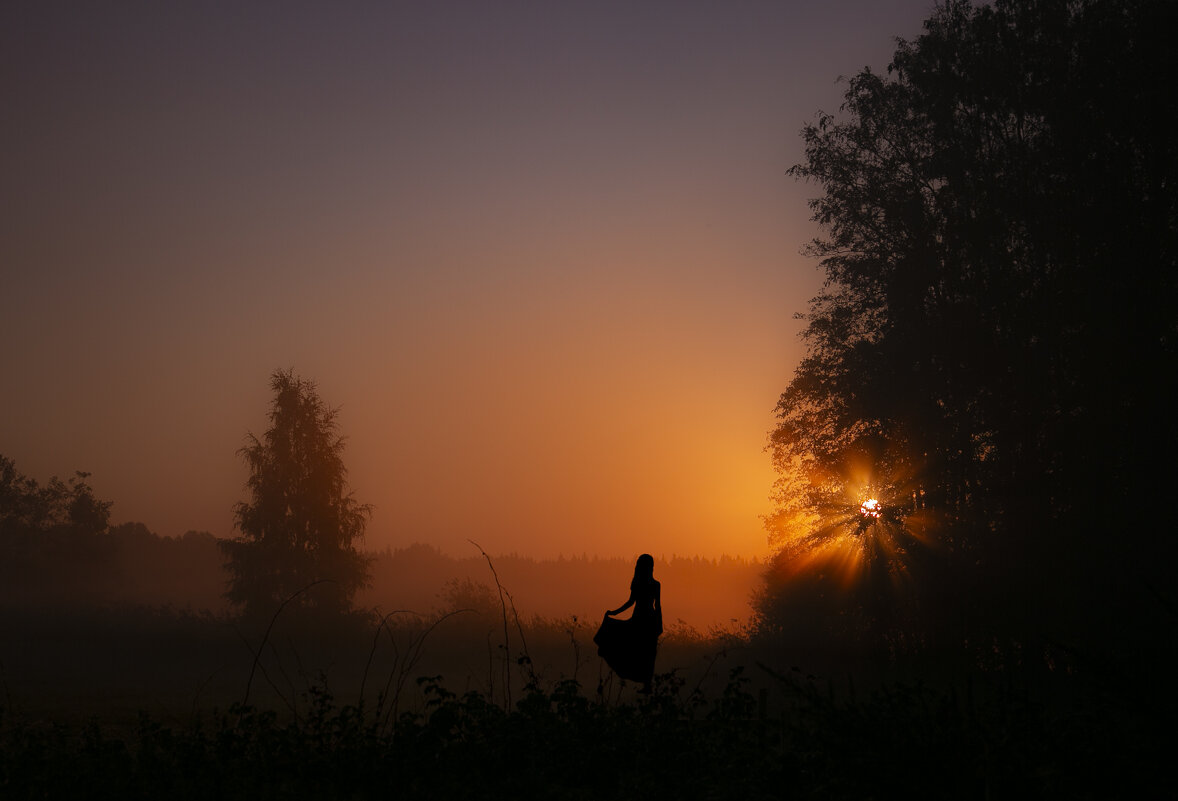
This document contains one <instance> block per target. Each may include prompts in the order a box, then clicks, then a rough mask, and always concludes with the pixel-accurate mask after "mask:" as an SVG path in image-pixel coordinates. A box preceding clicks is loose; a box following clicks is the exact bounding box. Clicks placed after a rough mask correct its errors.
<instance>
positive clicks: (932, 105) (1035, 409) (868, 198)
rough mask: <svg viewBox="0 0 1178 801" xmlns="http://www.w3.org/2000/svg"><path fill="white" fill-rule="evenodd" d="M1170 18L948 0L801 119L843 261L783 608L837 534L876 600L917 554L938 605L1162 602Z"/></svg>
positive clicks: (1167, 557)
mask: <svg viewBox="0 0 1178 801" xmlns="http://www.w3.org/2000/svg"><path fill="white" fill-rule="evenodd" d="M1176 23H1178V7H1175V5H1174V4H1173V3H1169V2H1164V1H1163V0H1035V1H1034V2H1013V0H1011V1H1009V2H1005V1H1000V2H997V3H995V4H994V5H993V6H980V7H975V6H973V5H972V4H971V3H969V2H966V1H965V0H950V2H947V3H946V4H944V5H942V6H939V7H938V8H937V9H936V11H935V12H934V14H933V15H932V17H931V18H930V19H929V20H928V21H927V22H926V23H925V32H924V34H923V35H922V36H921V37H919V38H918V39H917V40H916V41H915V42H900V43H899V46H898V49H897V50H896V53H895V56H894V58H893V61H892V63H891V65H890V66H889V67H888V72H887V75H886V76H883V75H878V74H876V73H874V72H872V71H870V70H864V71H863V72H861V73H859V74H858V75H856V76H855V77H854V78H852V79H851V80H850V81H849V84H848V88H847V91H846V94H845V102H844V105H843V106H842V115H841V116H840V117H839V118H836V117H835V116H833V115H828V114H823V115H820V116H819V118H818V120H817V121H816V122H815V123H814V124H811V125H807V126H806V127H805V129H804V130H803V138H804V141H805V148H806V150H805V161H804V162H803V163H801V164H799V165H797V166H795V167H793V168H792V170H791V174H792V175H793V176H794V177H796V178H800V179H804V180H808V181H813V182H814V183H816V184H817V185H818V186H819V187H820V188H821V190H822V194H821V196H819V197H818V198H816V199H814V200H813V201H812V202H811V208H812V210H813V212H814V220H815V221H817V222H818V223H819V224H821V225H822V226H823V228H824V232H825V235H824V237H823V238H821V239H818V240H816V241H815V242H814V243H813V244H812V245H811V247H810V253H811V254H812V255H814V256H816V257H817V258H820V259H821V264H822V267H823V269H824V270H825V273H826V278H827V281H826V285H825V287H824V290H823V292H822V293H821V294H820V295H819V296H818V297H817V298H815V299H814V300H812V301H811V304H810V310H809V313H808V314H807V315H806V318H805V319H806V320H807V326H806V329H805V331H804V334H803V337H804V341H805V342H806V344H807V353H806V356H805V358H804V359H803V361H802V362H801V364H800V365H799V367H798V369H797V372H796V373H795V376H794V378H793V380H792V381H791V382H790V384H789V386H788V387H787V389H786V391H785V392H784V393H783V394H782V396H781V399H780V402H779V404H778V407H777V413H778V420H779V422H778V425H777V427H776V429H775V430H774V431H773V433H772V435H771V440H770V446H769V449H770V452H771V454H772V457H773V460H774V464H775V465H776V467H777V468H778V470H779V471H780V473H781V476H782V479H781V481H780V482H779V486H778V493H777V496H778V507H779V508H778V512H777V513H775V514H774V515H771V516H770V517H769V518H768V519H767V525H768V526H769V528H770V534H771V537H772V538H775V539H776V540H777V541H778V542H779V543H781V546H782V547H781V551H780V553H779V557H778V560H777V568H776V570H774V571H771V572H770V574H769V575H768V576H767V586H766V589H765V592H764V593H763V595H762V598H761V601H760V611H761V613H762V616H763V617H764V618H765V619H767V620H772V619H774V616H775V615H778V616H779V617H780V614H779V613H780V611H781V607H782V603H781V600H782V599H783V598H784V597H785V596H786V595H788V593H789V587H788V586H787V585H789V583H790V580H791V576H793V575H794V574H795V573H796V570H797V569H798V566H799V565H800V564H802V563H803V561H804V560H814V559H815V558H817V556H818V555H821V554H822V553H824V552H825V553H827V554H828V555H829V554H830V553H831V552H833V551H837V550H839V549H843V550H844V551H848V552H851V553H853V554H854V556H855V559H857V560H858V563H859V564H861V565H864V566H871V565H874V566H875V567H876V568H877V569H876V570H875V571H874V575H876V576H884V577H886V578H887V580H886V581H882V582H880V584H879V586H877V590H879V591H878V592H869V593H866V594H865V595H861V596H860V602H861V603H862V604H864V605H866V606H867V607H871V608H870V610H869V611H868V612H867V613H866V614H864V616H863V617H864V619H865V620H868V621H871V622H872V623H874V624H878V623H879V621H880V620H881V619H884V618H886V617H887V615H886V614H885V612H886V611H887V610H886V609H885V606H886V601H885V600H884V599H883V598H882V597H881V594H880V593H883V592H884V591H885V590H887V589H888V587H889V586H894V585H895V584H896V583H897V580H898V579H900V578H906V579H911V580H913V581H917V582H919V583H922V584H923V587H922V589H923V590H924V591H925V592H926V594H928V593H936V592H937V587H939V589H940V592H941V594H940V597H939V598H938V603H936V604H929V603H926V604H925V607H924V608H925V610H926V615H927V610H928V609H929V608H931V607H934V606H935V607H939V608H941V609H947V608H949V607H954V615H955V619H957V620H959V621H960V620H962V619H964V618H969V619H971V620H972V622H971V623H969V626H970V627H974V628H975V629H976V628H985V627H989V628H997V629H1002V630H1004V631H1006V632H1007V633H1010V634H1011V636H1015V637H1021V638H1027V637H1032V636H1037V637H1054V638H1064V639H1067V640H1068V641H1070V642H1075V641H1076V640H1077V639H1079V638H1080V637H1081V636H1082V632H1083V631H1088V632H1095V631H1099V632H1100V634H1099V635H1096V636H1103V635H1104V634H1107V633H1108V632H1109V631H1111V630H1113V629H1115V628H1118V627H1120V628H1122V629H1123V628H1124V626H1123V621H1124V619H1125V614H1126V609H1125V608H1124V607H1123V606H1122V605H1121V603H1122V602H1127V603H1129V604H1132V605H1134V606H1135V607H1136V608H1137V613H1138V614H1137V615H1136V616H1135V619H1138V620H1139V619H1141V618H1140V614H1139V613H1140V612H1141V611H1142V607H1143V606H1144V607H1148V606H1150V605H1152V606H1154V607H1159V602H1158V599H1157V596H1158V595H1159V594H1160V593H1164V590H1163V588H1164V587H1166V586H1169V582H1168V581H1167V578H1166V575H1167V574H1166V572H1165V571H1167V570H1168V566H1169V565H1170V564H1172V563H1173V561H1172V557H1173V545H1172V538H1170V537H1164V536H1161V537H1159V536H1157V535H1156V534H1154V530H1155V529H1156V523H1155V514H1154V512H1153V511H1152V510H1150V509H1149V508H1148V506H1146V505H1145V504H1143V503H1142V502H1141V501H1142V497H1143V496H1144V497H1145V498H1148V497H1150V496H1151V495H1154V496H1156V497H1159V498H1161V497H1168V495H1169V493H1170V490H1169V487H1172V486H1173V480H1174V478H1175V469H1174V467H1173V466H1172V462H1173V460H1172V459H1168V460H1167V461H1168V464H1166V465H1165V466H1164V467H1162V468H1161V469H1158V468H1156V467H1155V466H1154V465H1155V464H1156V462H1157V459H1156V456H1157V454H1159V453H1173V452H1174V449H1175V446H1176V445H1178V425H1176V424H1175V419H1174V416H1173V415H1172V414H1171V413H1170V412H1169V410H1168V405H1169V403H1170V402H1171V400H1172V399H1173V398H1174V397H1175V396H1178V392H1176V390H1178V348H1176V344H1178V315H1176V314H1175V311H1174V306H1173V303H1172V298H1173V297H1174V294H1175V290H1176V289H1178V286H1176V284H1178V269H1176V267H1178V265H1176V264H1175V261H1176V254H1178V213H1176V208H1178V204H1176V201H1175V191H1174V187H1175V185H1176V182H1178V157H1176V151H1175V146H1174V144H1173V141H1174V140H1173V137H1172V132H1171V130H1170V129H1169V127H1168V124H1167V123H1166V120H1168V119H1172V118H1174V116H1175V113H1176V112H1178V108H1175V106H1178V102H1176V100H1175V97H1176V95H1175V93H1174V92H1173V91H1172V87H1170V86H1169V83H1170V82H1171V80H1172V78H1173V76H1174V75H1176V74H1178V59H1176V57H1175V55H1174V49H1173V48H1172V47H1171V46H1170V43H1169V42H1168V41H1167V38H1166V35H1165V34H1164V33H1163V32H1164V31H1172V30H1174V29H1175V25H1176ZM868 495H875V496H876V497H878V498H879V499H880V500H881V501H882V502H883V510H884V515H883V517H882V518H880V519H874V518H873V519H866V518H864V517H863V516H862V515H860V514H859V513H858V509H859V504H860V503H861V502H862V501H863V500H864V499H866V498H867V497H868ZM1130 542H1131V544H1130ZM930 559H934V560H935V569H930V570H927V571H926V574H925V575H918V574H920V572H921V570H920V568H921V567H925V568H928V567H929V564H930V563H929V561H928V560H930ZM932 576H935V577H936V578H933V577H932ZM1151 595H1152V596H1153V597H1152V599H1151V598H1150V597H1149V596H1151ZM1127 598H1128V601H1126V599H1127ZM1165 603H1168V601H1166V600H1165V599H1163V603H1162V604H1161V606H1163V607H1164V605H1165ZM1098 621H1103V622H1104V623H1105V624H1106V625H1104V626H1103V627H1101V626H1098V625H1095V624H1096V623H1097V622H1098ZM907 622H908V623H911V621H907ZM975 633H976V631H975Z"/></svg>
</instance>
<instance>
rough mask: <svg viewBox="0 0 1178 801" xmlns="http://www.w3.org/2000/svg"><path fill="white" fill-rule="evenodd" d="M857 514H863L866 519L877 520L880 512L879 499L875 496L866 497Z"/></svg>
mask: <svg viewBox="0 0 1178 801" xmlns="http://www.w3.org/2000/svg"><path fill="white" fill-rule="evenodd" d="M859 514H861V515H863V517H864V518H865V519H867V520H878V519H879V514H880V509H879V501H878V500H876V499H875V498H868V499H867V500H865V501H864V502H863V504H862V505H861V506H860V507H859Z"/></svg>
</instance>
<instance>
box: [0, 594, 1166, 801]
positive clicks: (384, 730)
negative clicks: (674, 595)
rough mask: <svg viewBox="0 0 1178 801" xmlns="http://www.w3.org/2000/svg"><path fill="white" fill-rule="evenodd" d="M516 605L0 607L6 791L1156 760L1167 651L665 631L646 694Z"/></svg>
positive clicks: (458, 794) (1023, 785) (610, 785)
mask: <svg viewBox="0 0 1178 801" xmlns="http://www.w3.org/2000/svg"><path fill="white" fill-rule="evenodd" d="M301 614H303V615H305V613H301ZM508 616H509V617H508V628H507V629H506V631H505V629H504V628H503V620H502V619H491V618H486V617H483V616H480V615H479V614H477V613H474V612H471V613H447V614H441V613H439V614H438V615H436V616H434V617H431V618H417V617H414V616H408V617H406V616H398V615H393V616H390V617H388V618H386V619H384V621H383V622H382V621H380V620H377V619H374V618H370V617H363V616H351V617H348V618H342V619H334V620H321V621H318V622H315V621H308V620H297V619H295V618H294V617H291V618H286V617H284V616H279V617H278V618H276V619H273V620H271V621H261V622H260V623H259V625H257V626H256V627H251V626H250V624H248V623H247V622H245V621H242V620H231V619H227V618H214V617H211V616H204V617H200V616H190V615H178V614H176V613H171V612H159V611H156V612H151V611H146V610H144V611H141V612H139V613H138V614H132V613H131V612H126V611H124V612H121V613H119V614H118V615H101V614H91V615H88V616H78V615H75V616H73V617H72V618H66V617H57V618H53V619H46V618H41V619H38V620H35V621H34V620H29V619H27V618H22V617H21V616H19V615H16V614H14V613H11V612H9V613H6V614H5V616H4V619H3V626H4V630H5V631H6V632H7V633H8V634H11V635H13V636H14V637H15V638H16V640H17V641H21V642H24V643H27V644H28V646H29V647H28V648H26V649H25V650H24V652H23V653H22V652H17V653H10V654H7V655H6V664H5V665H4V669H5V672H4V691H5V696H4V700H3V702H2V703H0V798H6V799H8V798H11V799H22V798H107V797H109V798H127V799H133V798H243V799H247V798H248V799H264V798H326V799H331V798H356V799H366V798H479V797H485V798H651V797H654V796H658V795H667V796H669V797H674V798H741V799H749V798H824V799H829V798H848V799H851V798H853V799H860V798H955V799H957V798H960V799H969V798H978V799H983V798H1009V797H1037V798H1138V797H1149V796H1150V795H1151V792H1150V790H1151V789H1156V788H1158V787H1166V786H1168V780H1167V779H1166V778H1165V777H1164V775H1163V772H1164V770H1165V766H1166V765H1167V764H1168V762H1169V749H1170V743H1171V742H1172V738H1171V736H1170V734H1169V726H1170V721H1172V720H1173V714H1174V711H1175V705H1174V694H1173V692H1172V691H1171V690H1170V689H1169V687H1170V685H1169V683H1168V681H1167V680H1166V676H1165V675H1164V673H1163V672H1154V673H1151V672H1150V671H1149V669H1141V668H1129V667H1127V666H1129V665H1131V664H1133V662H1134V657H1135V655H1131V654H1126V655H1124V658H1123V659H1121V660H1119V661H1113V662H1096V661H1085V660H1084V659H1083V658H1081V657H1075V659H1074V661H1073V663H1072V664H1071V665H1069V666H1066V667H1065V666H1062V665H1057V666H1056V667H1055V668H1054V669H1048V668H1046V667H1044V666H1043V664H1042V663H1040V662H1038V661H1035V662H1023V663H1008V664H1005V665H1000V666H995V667H993V668H985V667H984V666H980V665H978V663H977V661H976V658H975V656H973V655H970V654H966V653H964V652H956V653H949V654H940V655H935V656H936V658H934V655H931V654H928V653H926V654H924V655H922V657H921V658H909V659H898V660H897V659H892V660H890V661H885V662H877V661H874V657H873V655H872V654H870V653H867V652H859V653H852V652H845V651H844V652H841V653H837V654H836V653H825V654H823V653H818V652H814V651H812V650H810V651H807V652H801V651H798V650H796V649H790V648H783V647H782V643H781V642H780V641H772V642H766V641H762V640H760V639H759V638H758V637H757V636H756V635H747V634H746V635H744V636H736V635H733V636H729V637H728V638H726V639H712V638H702V637H698V636H693V635H691V634H689V633H682V632H680V633H676V632H670V633H669V634H668V635H667V636H665V637H664V642H663V644H662V646H661V647H660V652H659V661H658V669H659V671H660V674H659V675H658V676H657V677H656V681H655V686H654V691H653V693H652V694H651V695H649V696H642V695H640V694H638V693H637V692H636V690H637V687H636V686H635V685H632V684H621V683H619V682H618V681H617V680H616V679H613V678H611V677H610V675H609V674H608V671H607V670H606V669H604V668H603V666H602V664H601V662H600V660H599V659H598V658H597V656H596V654H595V653H594V651H593V647H592V644H591V643H590V642H589V639H590V638H591V636H592V632H593V630H594V628H595V625H593V624H588V625H587V624H585V623H584V622H580V621H573V620H567V621H549V622H544V621H533V622H532V623H530V624H523V623H520V622H518V621H516V620H514V619H512V617H511V616H510V612H508ZM270 623H273V626H270V625H269V624H270ZM262 624H265V625H262ZM22 626H23V628H22ZM795 660H796V661H798V662H800V663H801V664H800V665H793V664H791V661H795ZM819 662H821V668H817V667H815V665H816V664H817V663H819ZM1147 664H1157V661H1156V660H1149V661H1148V662H1147ZM811 670H814V671H815V672H814V673H812V672H810V671H811ZM33 678H36V679H38V680H40V681H41V682H42V683H41V684H40V685H38V684H37V683H36V681H34V680H32V679H33ZM1159 782H1161V783H1160V784H1159Z"/></svg>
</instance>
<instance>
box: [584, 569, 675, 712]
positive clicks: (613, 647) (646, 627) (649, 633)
mask: <svg viewBox="0 0 1178 801" xmlns="http://www.w3.org/2000/svg"><path fill="white" fill-rule="evenodd" d="M661 590H662V585H660V584H659V583H658V582H657V581H655V580H654V557H653V556H651V555H650V554H648V553H644V554H642V556H639V557H638V562H637V563H636V564H635V565H634V579H633V580H632V581H631V582H630V599H629V600H628V601H626V603H624V604H622V605H621V606H620V607H618V608H617V609H610V610H609V611H608V612H606V613H605V617H604V618H603V619H602V621H601V628H600V629H598V630H597V634H596V635H595V636H594V637H593V642H595V643H597V653H598V654H600V655H601V657H602V658H603V659H604V660H605V662H606V664H608V665H609V666H610V669H611V670H613V672H614V673H617V674H618V675H619V676H620V677H622V678H623V679H629V680H630V681H640V682H642V690H641V692H644V693H648V692H650V682H651V679H652V678H653V677H654V655H655V651H656V650H657V648H658V641H659V635H660V634H662V633H663V605H662V599H661V597H660V596H661ZM631 606H632V607H634V611H633V612H632V613H630V617H629V618H628V619H627V620H618V619H617V618H616V617H614V615H620V614H621V613H622V612H625V611H626V610H627V609H629V608H630V607H631Z"/></svg>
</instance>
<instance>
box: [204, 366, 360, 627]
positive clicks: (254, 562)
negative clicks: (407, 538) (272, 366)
mask: <svg viewBox="0 0 1178 801" xmlns="http://www.w3.org/2000/svg"><path fill="white" fill-rule="evenodd" d="M270 386H271V388H272V389H273V391H274V402H273V405H272V407H271V410H270V428H269V429H268V430H267V431H266V433H265V434H264V435H263V436H262V438H261V439H258V438H257V437H255V436H254V435H252V434H250V435H249V439H248V444H247V445H246V447H245V448H243V449H242V451H241V453H242V455H243V456H244V457H245V460H246V462H247V463H248V464H249V468H250V476H249V480H248V482H247V485H246V486H247V487H248V488H249V491H250V496H251V498H250V500H249V501H242V502H241V503H238V504H237V506H236V508H235V517H236V522H237V528H238V530H239V531H240V532H241V536H240V537H238V538H237V539H234V540H226V541H223V542H222V548H223V550H224V552H225V554H226V556H227V557H228V560H229V561H228V563H227V565H226V566H227V568H228V569H229V572H230V575H231V581H230V587H229V592H228V593H227V597H228V598H229V600H230V601H232V602H233V603H235V604H238V605H241V606H243V607H244V609H245V611H246V613H247V614H248V613H252V612H266V611H273V610H274V609H276V608H277V606H278V605H279V604H280V603H282V602H284V601H286V600H287V599H290V598H292V597H296V596H297V599H298V603H300V604H301V605H304V606H309V607H315V608H319V609H324V610H327V611H344V610H346V609H347V608H348V607H349V605H350V603H351V599H352V597H353V595H355V593H356V591H357V590H358V589H360V588H361V587H363V586H364V585H365V583H366V582H367V576H368V560H367V559H366V557H364V556H363V555H362V554H360V552H359V551H358V550H357V549H356V545H355V543H356V540H357V539H359V538H360V537H362V536H363V533H364V528H365V525H366V524H367V520H368V516H369V514H370V511H371V507H369V506H368V505H365V504H360V503H358V502H357V501H356V500H355V499H354V498H353V497H352V495H351V494H350V493H349V492H348V487H347V470H346V468H345V467H344V463H343V448H344V441H343V438H342V437H340V436H339V435H338V434H337V433H336V429H337V424H336V412H335V410H334V409H330V408H328V407H327V406H326V405H325V404H324V403H323V401H322V400H321V399H320V398H319V394H318V392H317V390H316V388H315V385H314V383H312V382H311V381H308V380H305V379H302V378H299V377H297V376H295V375H294V374H293V372H291V371H283V370H279V371H276V372H275V373H274V374H273V376H272V377H271V381H270ZM316 582H322V583H319V584H316ZM312 585H314V586H312ZM308 588H311V589H308Z"/></svg>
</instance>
